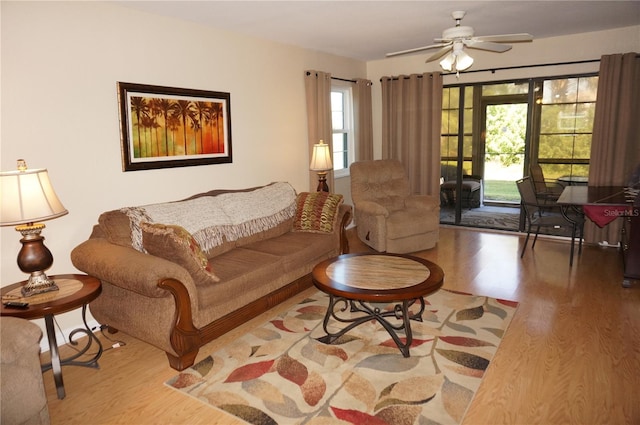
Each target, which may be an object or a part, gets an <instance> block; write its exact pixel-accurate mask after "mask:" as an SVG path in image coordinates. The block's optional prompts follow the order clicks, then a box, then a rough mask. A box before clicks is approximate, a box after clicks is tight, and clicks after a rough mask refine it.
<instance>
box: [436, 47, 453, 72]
mask: <svg viewBox="0 0 640 425" xmlns="http://www.w3.org/2000/svg"><path fill="white" fill-rule="evenodd" d="M455 60H456V57H455V55H454V54H453V52H451V53H449V54H448V55H447V56H445V57H444V59H442V60H441V61H440V66H441V67H442V69H443V70H445V71H451V70H453V62H455Z"/></svg>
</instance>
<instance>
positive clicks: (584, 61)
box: [380, 59, 600, 81]
mask: <svg viewBox="0 0 640 425" xmlns="http://www.w3.org/2000/svg"><path fill="white" fill-rule="evenodd" d="M591 62H600V59H588V60H583V61H573V62H555V63H539V64H533V65H518V66H503V67H500V68H488V69H474V70H471V71H463V72H464V73H465V74H471V73H472V72H491V73H492V74H495V72H496V71H504V70H507V69H522V68H537V67H542V66H560V65H576V64H581V63H591ZM456 74H457V72H448V73H446V74H442V75H443V76H445V75H456ZM405 78H409V77H405ZM418 78H422V74H420V75H418ZM392 79H393V80H397V79H398V77H393V78H392ZM380 81H382V78H380Z"/></svg>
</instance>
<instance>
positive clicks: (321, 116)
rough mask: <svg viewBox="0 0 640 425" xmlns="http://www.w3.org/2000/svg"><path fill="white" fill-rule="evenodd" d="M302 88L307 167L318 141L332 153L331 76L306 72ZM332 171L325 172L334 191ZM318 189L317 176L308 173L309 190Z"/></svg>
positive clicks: (311, 172) (314, 173) (330, 187)
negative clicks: (306, 134) (304, 101)
mask: <svg viewBox="0 0 640 425" xmlns="http://www.w3.org/2000/svg"><path fill="white" fill-rule="evenodd" d="M304 86H305V92H306V97H307V133H308V145H309V155H308V158H307V167H308V166H309V164H310V163H311V155H312V153H313V145H315V144H316V143H320V140H324V142H325V143H326V144H327V145H329V150H330V151H331V152H333V141H332V139H333V138H332V129H331V74H329V73H326V72H321V71H306V72H305V77H304ZM333 183H334V181H333V170H331V171H329V172H327V184H328V185H329V190H333V189H334V184H333ZM317 187H318V174H317V173H316V172H315V171H309V190H310V191H311V192H315V191H316V188H317Z"/></svg>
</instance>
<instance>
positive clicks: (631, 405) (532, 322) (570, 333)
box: [44, 227, 640, 425]
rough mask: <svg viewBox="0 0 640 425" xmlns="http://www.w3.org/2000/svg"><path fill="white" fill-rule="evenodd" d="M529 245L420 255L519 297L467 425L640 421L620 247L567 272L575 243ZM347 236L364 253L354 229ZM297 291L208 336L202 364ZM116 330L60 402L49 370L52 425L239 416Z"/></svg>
mask: <svg viewBox="0 0 640 425" xmlns="http://www.w3.org/2000/svg"><path fill="white" fill-rule="evenodd" d="M523 241H524V237H523V236H522V235H519V234H517V233H489V232H482V231H476V230H471V229H464V228H454V227H442V228H441V232H440V240H439V242H438V246H437V248H435V249H433V250H429V251H423V252H420V253H417V254H416V255H419V256H421V257H424V258H426V259H428V260H431V261H434V262H436V263H437V264H439V265H440V266H441V267H442V268H443V270H444V272H445V283H444V288H447V289H453V290H458V291H465V292H470V293H474V294H478V295H489V296H492V297H499V298H505V299H510V300H515V301H519V302H520V306H519V307H518V311H517V312H516V315H515V317H514V319H513V321H512V323H511V325H510V327H509V329H508V332H507V333H506V336H505V337H504V339H503V341H502V344H501V345H500V348H499V350H498V352H497V354H496V356H495V357H494V359H493V361H492V362H491V365H490V367H489V369H488V370H487V372H486V374H485V377H484V379H483V382H482V384H481V386H480V389H479V390H478V392H477V394H476V396H475V398H474V400H473V402H472V404H471V406H470V408H469V410H468V412H467V415H466V417H465V420H464V422H463V423H464V424H589V425H591V424H638V423H640V403H639V402H640V394H639V392H638V390H639V388H640V385H639V384H638V382H640V283H639V282H634V284H633V286H632V287H631V288H628V289H625V288H622V286H621V282H622V260H621V258H620V255H619V253H618V251H616V250H615V249H611V248H600V247H597V246H586V247H585V248H584V250H583V253H582V255H581V257H576V259H575V261H574V266H573V267H572V268H570V267H569V260H568V255H569V245H568V243H566V242H564V241H558V240H553V239H539V240H538V243H537V244H536V249H535V250H534V251H532V250H531V249H530V247H529V248H528V249H527V252H526V254H525V256H524V258H523V259H522V260H521V259H520V258H519V252H520V248H521V246H522V243H523ZM350 243H351V251H352V252H360V251H364V250H367V248H366V247H365V246H364V245H363V244H362V243H361V242H360V241H358V240H357V239H356V238H355V237H354V233H353V232H351V234H350ZM314 290H315V289H313V288H312V289H311V290H310V291H314ZM302 295H304V294H302ZM300 298H302V297H301V296H298V297H296V298H293V299H291V300H288V301H287V302H286V303H284V304H281V305H280V306H278V307H277V308H275V309H273V310H272V311H270V312H267V313H265V314H263V315H262V316H260V317H258V318H256V319H254V320H252V321H250V322H247V323H246V324H245V325H243V326H242V327H240V328H238V329H236V330H234V331H232V332H230V333H228V334H226V335H224V336H223V337H221V338H219V339H218V340H216V341H213V342H211V343H209V344H208V345H206V346H205V347H203V348H202V349H201V350H200V353H199V356H198V358H197V359H196V361H198V360H200V359H202V358H203V357H206V356H207V355H208V354H209V353H211V352H213V351H214V350H216V349H217V348H218V347H220V346H222V345H224V344H225V343H227V342H229V341H231V340H233V339H234V337H235V336H236V335H239V334H242V333H243V332H244V330H245V329H248V328H251V327H254V326H256V325H257V324H259V323H262V322H263V321H264V320H266V319H267V318H269V317H272V316H274V315H276V314H278V312H280V311H282V310H284V309H286V308H288V307H289V306H291V305H294V304H295V303H296V302H297V301H298V300H299V299H300ZM109 337H112V338H113V337H115V338H118V339H120V340H122V341H124V342H125V343H126V345H125V346H124V347H121V348H116V349H111V350H109V351H106V352H105V353H104V355H103V357H102V358H101V359H100V369H87V368H82V367H74V366H66V367H63V377H64V382H65V388H66V392H67V396H66V398H65V399H64V400H58V399H57V397H56V392H55V388H54V384H53V376H52V372H51V371H48V372H46V373H45V374H44V380H45V386H46V389H47V398H48V400H49V411H50V413H51V418H52V423H53V424H224V425H226V424H241V423H242V422H240V421H238V420H235V419H234V418H232V417H230V416H227V415H226V414H224V413H221V412H218V411H217V410H215V409H213V408H211V407H208V406H206V405H204V404H203V403H200V402H198V401H197V400H194V399H191V398H189V397H186V396H184V395H182V394H179V393H178V392H176V391H174V390H171V389H169V388H168V387H166V386H165V385H164V384H163V383H164V382H165V381H166V380H167V379H169V378H171V377H172V376H174V375H176V373H177V372H176V371H175V370H173V369H171V368H170V367H169V365H168V362H167V359H166V357H165V355H164V353H163V352H161V351H160V350H158V349H156V348H153V347H152V346H150V345H147V344H145V343H142V342H140V341H137V340H135V339H133V338H131V337H129V336H127V335H125V334H122V333H119V334H116V335H113V336H112V335H109ZM100 338H101V340H103V341H104V342H105V346H111V344H112V343H111V342H108V341H106V340H105V339H104V338H103V336H102V335H100ZM65 349H66V348H65Z"/></svg>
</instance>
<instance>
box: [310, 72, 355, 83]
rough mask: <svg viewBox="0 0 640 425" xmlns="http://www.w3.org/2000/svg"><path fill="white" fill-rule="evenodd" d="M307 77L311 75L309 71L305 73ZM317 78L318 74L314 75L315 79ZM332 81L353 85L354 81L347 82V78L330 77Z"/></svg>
mask: <svg viewBox="0 0 640 425" xmlns="http://www.w3.org/2000/svg"><path fill="white" fill-rule="evenodd" d="M307 75H311V73H310V72H309V71H307ZM317 76H318V74H317V73H316V77H317ZM331 79H332V80H338V81H346V82H347V83H355V82H356V80H349V79H347V78H339V77H333V76H332V77H331Z"/></svg>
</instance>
